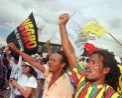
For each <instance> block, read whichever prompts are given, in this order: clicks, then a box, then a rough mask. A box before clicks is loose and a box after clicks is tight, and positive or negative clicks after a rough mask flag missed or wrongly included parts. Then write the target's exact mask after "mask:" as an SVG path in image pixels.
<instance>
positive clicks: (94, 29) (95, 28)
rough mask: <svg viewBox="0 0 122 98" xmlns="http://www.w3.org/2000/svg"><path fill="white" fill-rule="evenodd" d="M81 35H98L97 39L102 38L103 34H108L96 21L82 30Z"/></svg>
mask: <svg viewBox="0 0 122 98" xmlns="http://www.w3.org/2000/svg"><path fill="white" fill-rule="evenodd" d="M82 33H83V34H88V33H93V34H96V35H98V37H102V36H103V35H104V34H108V33H109V32H108V31H107V30H106V29H105V28H104V27H103V26H102V25H101V24H100V23H99V22H98V21H96V20H93V21H92V22H90V23H89V24H88V25H86V26H85V27H84V28H83V29H82Z"/></svg>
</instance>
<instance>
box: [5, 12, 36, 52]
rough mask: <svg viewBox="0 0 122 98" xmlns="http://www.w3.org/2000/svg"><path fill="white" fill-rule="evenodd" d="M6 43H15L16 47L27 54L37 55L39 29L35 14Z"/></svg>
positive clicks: (10, 35)
mask: <svg viewBox="0 0 122 98" xmlns="http://www.w3.org/2000/svg"><path fill="white" fill-rule="evenodd" d="M6 41H7V43H10V42H14V44H15V45H16V47H18V48H19V49H20V48H22V50H23V51H24V52H26V53H27V54H35V53H37V48H38V47H37V46H38V45H37V43H38V29H37V26H36V22H35V19H34V16H33V13H31V14H30V15H29V17H28V18H27V19H26V20H25V21H24V22H23V23H22V24H20V25H19V26H18V27H17V28H16V29H15V30H14V31H13V32H12V33H11V34H9V35H8V37H7V39H6Z"/></svg>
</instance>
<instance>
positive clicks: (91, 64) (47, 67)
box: [0, 13, 122, 98]
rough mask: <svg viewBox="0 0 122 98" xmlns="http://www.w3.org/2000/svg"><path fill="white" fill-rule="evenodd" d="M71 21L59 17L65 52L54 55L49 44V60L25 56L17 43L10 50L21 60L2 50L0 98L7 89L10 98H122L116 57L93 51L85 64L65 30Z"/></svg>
mask: <svg viewBox="0 0 122 98" xmlns="http://www.w3.org/2000/svg"><path fill="white" fill-rule="evenodd" d="M69 18H70V16H69V15H68V14H67V13H65V14H62V15H60V17H59V29H60V36H61V43H62V50H59V51H57V52H56V53H52V52H51V49H50V42H49V41H47V44H46V46H47V50H48V59H46V60H45V58H43V57H42V56H41V55H39V54H34V55H28V54H26V53H25V52H23V51H21V49H18V48H17V47H16V46H15V45H14V43H9V44H8V46H9V48H10V49H11V50H12V51H14V52H15V53H16V54H18V55H19V58H16V57H14V56H13V55H12V54H11V52H10V50H9V49H8V48H7V49H6V48H5V49H3V50H0V96H1V98H5V96H4V95H2V93H1V91H2V90H4V89H6V88H7V86H9V87H10V89H9V91H10V92H9V97H8V98H122V81H121V80H122V71H121V70H120V69H122V63H121V64H119V67H118V62H117V61H116V59H115V57H114V55H113V54H111V53H109V52H108V51H105V50H97V51H94V52H93V53H92V54H91V55H89V57H87V60H86V61H85V62H84V58H78V57H77V56H76V54H75V51H74V47H73V46H72V44H71V42H70V40H69V38H68V34H67V30H66V23H67V22H68V20H69ZM3 51H4V52H3ZM79 67H80V68H79ZM6 84H8V85H6Z"/></svg>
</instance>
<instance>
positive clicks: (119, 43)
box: [108, 33, 122, 46]
mask: <svg viewBox="0 0 122 98" xmlns="http://www.w3.org/2000/svg"><path fill="white" fill-rule="evenodd" d="M108 34H109V35H110V36H111V37H112V38H113V39H114V40H115V41H116V42H117V43H119V44H120V45H121V46H122V44H121V43H120V42H119V41H118V40H117V39H116V38H115V37H114V36H113V35H112V34H111V33H108Z"/></svg>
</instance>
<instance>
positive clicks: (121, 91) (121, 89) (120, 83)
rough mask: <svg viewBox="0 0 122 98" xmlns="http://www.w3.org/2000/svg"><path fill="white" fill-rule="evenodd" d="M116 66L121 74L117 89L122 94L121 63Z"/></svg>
mask: <svg viewBox="0 0 122 98" xmlns="http://www.w3.org/2000/svg"><path fill="white" fill-rule="evenodd" d="M118 67H119V69H120V73H121V76H120V77H119V87H118V88H117V90H118V92H119V93H120V94H121V95H122V65H118Z"/></svg>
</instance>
